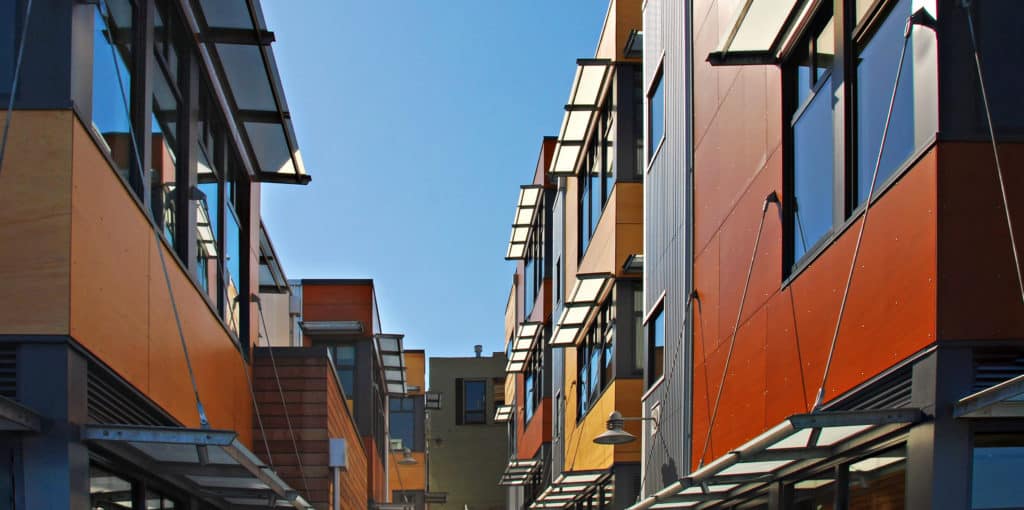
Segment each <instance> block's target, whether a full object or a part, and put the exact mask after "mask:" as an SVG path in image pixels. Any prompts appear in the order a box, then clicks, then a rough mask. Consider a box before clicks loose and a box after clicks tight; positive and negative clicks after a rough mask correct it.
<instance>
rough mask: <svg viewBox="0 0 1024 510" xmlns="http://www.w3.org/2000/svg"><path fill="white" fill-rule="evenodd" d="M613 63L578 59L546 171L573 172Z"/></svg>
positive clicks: (556, 173)
mask: <svg viewBox="0 0 1024 510" xmlns="http://www.w3.org/2000/svg"><path fill="white" fill-rule="evenodd" d="M613 68H614V64H613V63H612V61H611V60H608V59H597V58H589V59H579V60H577V61H576V76H575V78H573V81H572V88H570V89H569V102H568V103H567V104H566V105H565V115H563V117H562V127H561V129H559V131H558V142H557V143H556V144H555V153H554V156H552V158H551V166H550V167H548V172H549V173H551V174H552V175H559V176H561V175H572V174H574V173H576V167H577V161H578V160H579V156H580V152H581V151H582V148H583V142H584V141H586V138H587V133H589V131H590V126H591V124H593V120H594V114H595V113H596V112H597V111H598V110H599V108H600V103H599V101H600V99H601V93H602V91H604V89H605V84H606V83H607V82H608V77H609V76H611V71H612V69H613Z"/></svg>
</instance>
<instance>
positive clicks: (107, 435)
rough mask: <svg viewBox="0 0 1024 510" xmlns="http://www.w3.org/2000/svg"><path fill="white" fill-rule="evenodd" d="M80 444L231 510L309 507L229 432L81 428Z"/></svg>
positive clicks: (144, 428) (163, 428)
mask: <svg viewBox="0 0 1024 510" xmlns="http://www.w3.org/2000/svg"><path fill="white" fill-rule="evenodd" d="M81 434H82V440H83V441H85V442H87V443H90V444H92V445H95V446H97V447H99V448H102V449H104V450H107V451H108V452H110V453H111V454H113V455H114V456H116V457H119V458H121V459H123V460H124V461H126V462H128V463H130V464H131V465H133V466H135V467H136V469H138V470H140V471H142V472H144V473H146V474H147V475H150V476H154V477H159V478H162V479H163V480H164V481H165V482H166V483H168V484H170V485H174V486H177V487H180V488H182V489H184V490H186V491H187V492H189V493H191V494H194V495H196V496H198V497H201V498H204V499H208V500H212V501H213V502H215V503H216V504H217V505H218V506H223V507H225V508H233V509H255V508H262V509H267V508H296V509H301V510H308V509H311V508H313V507H312V506H311V505H310V504H309V503H307V502H306V500H305V499H303V497H302V496H300V495H299V493H298V492H296V491H295V490H294V489H292V488H291V487H289V486H288V484H286V483H285V482H284V481H283V480H281V478H280V477H278V475H277V473H275V472H274V470H273V469H271V468H270V467H268V466H267V465H266V464H264V463H263V461H262V460H260V458H259V457H257V456H256V455H255V454H253V453H252V452H251V451H249V450H248V449H247V448H246V447H245V446H244V445H243V444H242V443H241V442H240V441H238V439H237V437H236V436H237V434H236V433H235V432H233V431H227V430H201V429H184V428H173V427H143V426H128V425H83V426H82V432H81Z"/></svg>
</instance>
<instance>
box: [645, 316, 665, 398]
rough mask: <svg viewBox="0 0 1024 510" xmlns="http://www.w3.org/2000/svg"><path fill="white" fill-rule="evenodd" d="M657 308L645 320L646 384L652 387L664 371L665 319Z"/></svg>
mask: <svg viewBox="0 0 1024 510" xmlns="http://www.w3.org/2000/svg"><path fill="white" fill-rule="evenodd" d="M664 311H665V310H664V309H663V308H659V309H658V311H656V312H654V315H652V316H651V317H650V319H648V320H647V384H648V386H650V385H653V384H654V383H655V382H657V381H658V379H659V378H661V376H662V374H663V373H664V371H665V317H664V313H663V312H664Z"/></svg>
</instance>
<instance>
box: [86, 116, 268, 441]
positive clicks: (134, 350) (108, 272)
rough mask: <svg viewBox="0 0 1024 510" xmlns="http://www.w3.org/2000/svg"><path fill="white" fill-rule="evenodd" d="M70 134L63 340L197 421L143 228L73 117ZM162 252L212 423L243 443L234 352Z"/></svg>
mask: <svg viewBox="0 0 1024 510" xmlns="http://www.w3.org/2000/svg"><path fill="white" fill-rule="evenodd" d="M73 136H74V140H75V143H74V147H75V158H74V161H73V175H72V182H73V190H74V191H73V196H72V218H71V251H72V253H73V257H72V264H71V276H70V278H71V288H70V300H71V303H70V308H71V315H70V333H71V336H72V337H73V338H74V339H75V340H76V341H78V342H79V343H80V344H81V345H82V346H83V347H85V348H86V349H88V350H89V351H90V352H92V353H93V354H94V355H96V356H97V357H98V358H99V359H101V360H102V361H103V362H104V363H106V364H107V365H108V366H110V367H111V368H112V369H113V370H114V371H115V372H117V373H118V374H119V375H120V376H122V377H124V378H125V379H126V380H127V381H128V382H129V383H130V384H132V385H133V386H135V387H136V388H137V389H139V390H140V391H141V392H143V393H144V394H145V395H146V396H147V397H149V398H150V399H152V400H153V401H154V402H156V403H157V405H159V406H161V407H162V408H163V409H164V410H166V411H167V412H168V413H170V414H171V415H172V416H174V417H175V418H176V419H178V420H180V421H181V422H182V423H184V424H185V425H187V426H193V427H194V426H198V424H199V422H198V415H197V411H196V406H195V401H194V399H193V397H192V393H191V391H188V390H187V388H189V387H190V382H189V376H188V371H187V368H186V366H185V357H184V353H183V351H182V347H181V342H180V339H179V337H178V330H177V326H176V324H175V321H174V317H173V313H172V309H171V303H170V297H169V295H168V291H167V287H166V285H165V282H164V277H163V270H162V268H161V265H160V259H159V253H158V252H157V251H156V249H157V244H156V243H155V241H154V238H153V231H152V229H151V227H150V224H149V222H148V221H147V220H146V216H145V213H144V212H143V211H142V210H141V208H140V206H139V205H138V204H137V202H135V201H134V200H133V199H132V197H131V195H130V194H129V192H128V190H127V189H126V188H125V186H124V184H123V183H122V181H121V180H120V179H119V178H118V177H117V175H116V174H115V173H114V171H113V170H112V169H111V168H110V166H109V165H108V164H107V163H106V160H105V159H104V158H103V157H102V156H101V155H100V153H99V151H98V149H97V148H96V147H95V145H94V142H93V141H92V139H91V137H90V136H89V135H88V133H86V131H85V129H84V128H83V127H82V126H81V125H80V124H79V123H78V122H75V123H74V128H73ZM100 239H102V240H103V241H102V242H100V241H99V240H100ZM160 249H163V250H164V256H165V259H166V261H167V268H168V272H169V274H170V278H171V284H172V288H173V290H174V296H175V301H176V303H177V305H178V312H179V314H180V315H181V322H182V326H183V327H184V334H185V338H186V341H187V344H188V349H189V355H190V358H191V360H192V363H193V368H194V371H195V375H196V382H197V384H198V386H199V395H200V397H201V398H202V400H203V405H204V407H205V408H206V412H207V415H208V416H209V419H210V423H211V426H212V427H214V428H221V429H232V430H236V431H238V433H239V436H240V438H241V439H242V441H243V442H245V443H247V444H251V442H250V438H251V436H250V434H251V428H250V424H251V422H252V409H251V406H250V405H249V404H248V402H249V396H248V388H247V382H246V381H247V380H246V377H245V374H244V371H243V366H242V363H243V361H242V359H241V354H240V353H239V352H238V350H237V348H236V347H235V345H234V343H233V342H232V340H231V338H230V336H229V335H228V333H227V332H226V330H225V328H224V326H223V325H222V323H221V322H220V320H219V319H218V317H217V315H216V314H215V313H214V311H213V310H212V309H211V307H210V306H209V305H208V304H207V302H206V300H205V299H204V298H203V297H202V295H201V293H200V292H199V290H198V289H197V288H196V287H195V286H194V285H193V283H192V281H191V278H190V277H189V275H188V274H187V272H186V271H185V269H184V268H183V267H182V265H181V264H179V263H177V260H176V258H175V256H174V255H173V254H172V253H171V251H170V250H168V249H167V248H166V246H164V245H163V244H161V245H160Z"/></svg>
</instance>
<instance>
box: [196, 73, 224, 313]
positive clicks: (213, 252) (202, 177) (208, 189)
mask: <svg viewBox="0 0 1024 510" xmlns="http://www.w3.org/2000/svg"><path fill="white" fill-rule="evenodd" d="M206 89H207V90H208V89H209V87H206ZM214 110H215V107H214V105H213V100H212V98H211V97H210V96H209V95H208V94H203V95H202V96H201V99H200V101H199V125H198V127H197V131H198V133H199V147H198V148H199V150H198V151H197V155H196V159H197V165H198V168H197V169H196V187H197V188H198V189H199V191H200V193H201V194H202V196H201V197H200V198H199V199H198V200H197V201H196V281H197V282H199V286H200V288H202V289H204V290H206V294H207V296H209V298H210V299H211V300H212V301H213V302H214V303H219V302H220V301H219V299H218V293H219V292H220V290H219V288H220V287H218V282H219V281H220V242H219V240H220V234H221V228H220V221H221V220H220V201H221V189H222V187H223V180H224V179H223V173H222V172H221V167H222V165H221V160H220V157H219V156H220V155H221V153H222V152H223V149H222V146H219V145H218V144H222V143H223V142H221V141H220V140H218V138H219V136H218V134H219V133H220V126H221V123H220V122H219V121H218V119H217V117H216V115H215V113H214ZM218 148H220V150H218Z"/></svg>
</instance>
